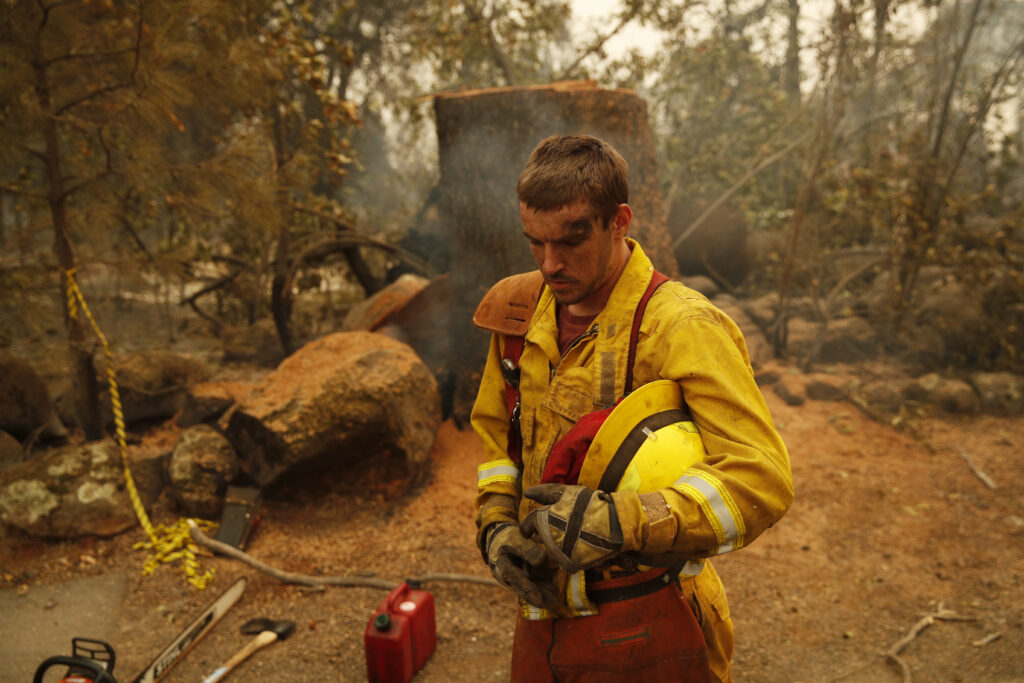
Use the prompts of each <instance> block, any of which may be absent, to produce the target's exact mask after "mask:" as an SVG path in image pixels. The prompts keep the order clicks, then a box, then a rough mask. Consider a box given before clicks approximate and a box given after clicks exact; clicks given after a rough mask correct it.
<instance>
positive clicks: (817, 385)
mask: <svg viewBox="0 0 1024 683" xmlns="http://www.w3.org/2000/svg"><path fill="white" fill-rule="evenodd" d="M846 396H847V390H846V387H845V386H843V382H842V380H840V379H839V378H837V377H833V376H832V375H822V374H814V375H810V376H808V378H807V398H809V399H812V400H815V401H844V400H846Z"/></svg>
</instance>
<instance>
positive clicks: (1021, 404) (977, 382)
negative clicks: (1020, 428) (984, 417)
mask: <svg viewBox="0 0 1024 683" xmlns="http://www.w3.org/2000/svg"><path fill="white" fill-rule="evenodd" d="M970 382H971V385H972V386H973V387H974V389H975V391H977V392H978V398H979V399H980V401H981V410H982V412H985V413H988V414H990V415H1020V414H1021V413H1022V412H1024V377H1021V376H1020V375H1014V374H1012V373H1009V372H976V373H974V374H972V375H971V376H970Z"/></svg>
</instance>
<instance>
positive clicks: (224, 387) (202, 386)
mask: <svg viewBox="0 0 1024 683" xmlns="http://www.w3.org/2000/svg"><path fill="white" fill-rule="evenodd" d="M253 386H255V385H254V384H252V383H250V382H200V383H199V384H196V385H195V386H193V387H190V388H189V390H188V391H187V392H186V393H185V403H184V406H182V409H181V414H179V415H178V419H177V420H176V424H177V425H178V426H179V427H192V426H193V425H197V424H202V423H204V422H215V421H217V420H218V419H219V418H220V417H221V416H222V415H223V414H224V413H226V412H227V410H228V408H230V407H231V406H232V405H234V404H235V403H236V402H237V401H240V400H241V399H242V398H243V397H244V396H245V395H246V394H248V393H249V392H250V391H251V390H252V388H253Z"/></svg>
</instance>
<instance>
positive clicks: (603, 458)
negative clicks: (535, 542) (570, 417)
mask: <svg viewBox="0 0 1024 683" xmlns="http://www.w3.org/2000/svg"><path fill="white" fill-rule="evenodd" d="M705 452H706V451H705V450H704V442H703V441H701V438H700V432H699V431H698V430H697V426H696V425H695V424H694V423H693V421H692V420H691V418H690V413H689V411H688V410H687V408H686V404H685V403H684V402H683V390H682V389H681V388H680V387H679V384H678V383H677V382H673V381H671V380H667V379H666V380H658V381H655V382H650V383H649V384H645V385H643V386H642V387H640V388H638V389H636V390H635V391H633V392H632V393H631V394H629V396H627V397H626V398H624V399H623V400H622V401H621V402H619V404H618V405H617V406H615V409H614V410H612V412H611V413H610V414H609V415H608V417H607V419H605V421H604V423H602V425H601V428H600V429H598V431H597V434H596V435H595V436H594V441H593V443H591V444H590V449H589V450H588V451H587V458H586V460H585V461H584V463H583V467H582V469H581V470H580V476H579V482H580V483H581V484H586V485H589V486H591V487H594V488H597V489H600V490H602V491H609V490H614V491H637V492H639V493H645V492H647V491H657V490H658V489H662V488H666V487H668V486H671V485H672V484H674V483H675V482H676V481H677V480H678V479H679V477H680V476H681V475H682V474H683V472H685V471H686V470H687V469H689V468H690V467H691V466H692V465H693V464H695V463H698V462H700V461H701V460H703V459H704V454H705Z"/></svg>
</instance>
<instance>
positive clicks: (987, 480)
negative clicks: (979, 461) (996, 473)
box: [960, 449, 996, 490]
mask: <svg viewBox="0 0 1024 683" xmlns="http://www.w3.org/2000/svg"><path fill="white" fill-rule="evenodd" d="M960 457H961V458H963V459H964V461H965V462H967V466H968V467H970V468H971V472H973V473H974V476H976V477H977V478H978V479H980V480H981V483H982V484H984V485H985V486H987V487H988V488H989V489H990V490H995V488H996V483H995V482H994V481H992V477H990V476H988V475H987V474H985V473H984V472H982V470H981V468H980V467H978V466H977V465H975V464H974V460H972V459H971V456H969V455H967V453H966V452H964V450H963V449H960Z"/></svg>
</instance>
